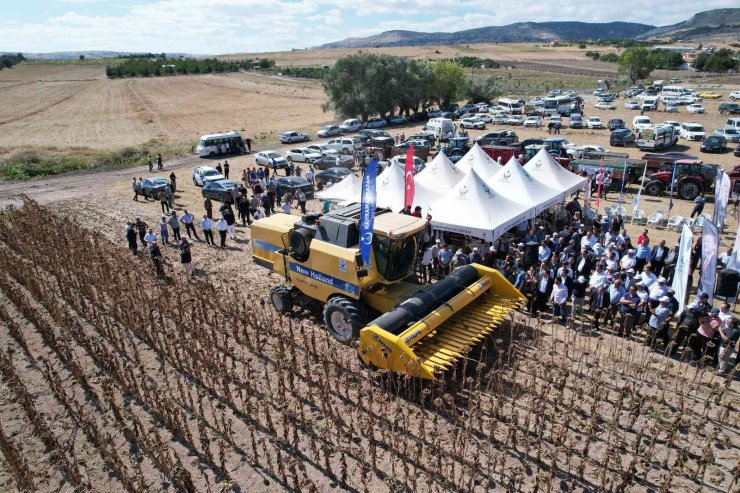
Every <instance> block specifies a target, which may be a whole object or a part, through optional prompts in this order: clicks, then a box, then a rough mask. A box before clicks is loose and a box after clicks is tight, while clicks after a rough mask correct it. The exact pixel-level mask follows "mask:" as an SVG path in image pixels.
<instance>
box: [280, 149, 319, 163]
mask: <svg viewBox="0 0 740 493" xmlns="http://www.w3.org/2000/svg"><path fill="white" fill-rule="evenodd" d="M320 158H321V153H319V152H316V150H315V149H309V148H308V147H296V148H294V149H291V150H289V151H288V152H286V153H285V159H287V160H288V162H289V163H291V162H294V161H295V162H298V163H313V162H314V161H316V160H318V159H320Z"/></svg>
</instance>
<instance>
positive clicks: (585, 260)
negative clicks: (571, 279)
mask: <svg viewBox="0 0 740 493" xmlns="http://www.w3.org/2000/svg"><path fill="white" fill-rule="evenodd" d="M595 264H596V261H595V259H594V257H593V255H591V253H590V252H589V250H588V248H587V247H583V248H581V254H580V256H579V257H578V258H577V259H576V261H575V262H574V263H573V269H574V270H575V272H574V273H573V275H574V276H575V277H578V276H583V277H585V278H586V279H588V278H589V277H590V276H591V272H592V271H593V270H594V265H595Z"/></svg>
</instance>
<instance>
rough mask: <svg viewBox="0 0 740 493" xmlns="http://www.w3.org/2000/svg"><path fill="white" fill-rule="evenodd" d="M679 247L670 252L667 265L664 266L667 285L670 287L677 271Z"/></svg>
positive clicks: (666, 261)
mask: <svg viewBox="0 0 740 493" xmlns="http://www.w3.org/2000/svg"><path fill="white" fill-rule="evenodd" d="M678 247H679V244H678V243H676V245H675V246H674V247H673V250H671V251H670V252H668V255H666V259H665V264H664V265H663V277H665V278H666V284H668V285H669V286H670V285H671V284H672V283H673V274H674V273H675V271H676V264H677V263H678V254H679V251H678Z"/></svg>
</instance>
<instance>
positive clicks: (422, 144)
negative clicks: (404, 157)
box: [394, 139, 432, 151]
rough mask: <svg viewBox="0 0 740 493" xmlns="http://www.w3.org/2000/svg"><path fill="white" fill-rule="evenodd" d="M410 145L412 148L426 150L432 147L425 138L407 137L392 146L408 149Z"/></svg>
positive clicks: (402, 149) (403, 149)
mask: <svg viewBox="0 0 740 493" xmlns="http://www.w3.org/2000/svg"><path fill="white" fill-rule="evenodd" d="M412 145H413V146H414V149H426V150H428V151H430V150H431V149H432V143H431V142H429V141H428V140H426V139H407V140H406V141H404V142H401V143H400V144H398V145H397V146H394V147H395V148H396V149H398V150H401V151H408V150H409V147H411V146H412Z"/></svg>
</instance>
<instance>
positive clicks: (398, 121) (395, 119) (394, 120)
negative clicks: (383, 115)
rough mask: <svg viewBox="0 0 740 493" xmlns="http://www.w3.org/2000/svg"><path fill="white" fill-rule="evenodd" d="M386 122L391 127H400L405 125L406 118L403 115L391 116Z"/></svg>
mask: <svg viewBox="0 0 740 493" xmlns="http://www.w3.org/2000/svg"><path fill="white" fill-rule="evenodd" d="M388 122H389V123H390V124H391V125H402V124H404V123H406V117H405V116H403V115H393V116H392V117H390V118H389V119H388Z"/></svg>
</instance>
